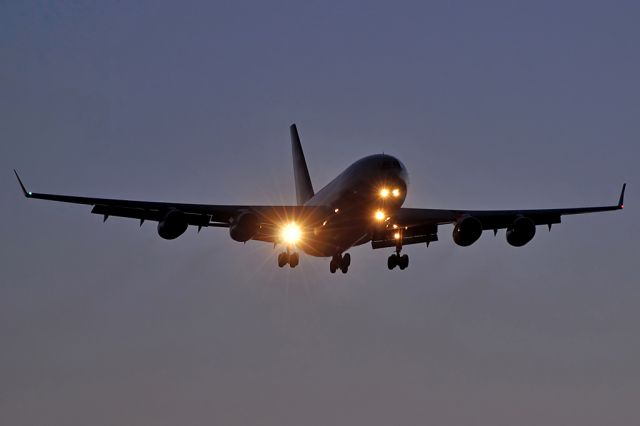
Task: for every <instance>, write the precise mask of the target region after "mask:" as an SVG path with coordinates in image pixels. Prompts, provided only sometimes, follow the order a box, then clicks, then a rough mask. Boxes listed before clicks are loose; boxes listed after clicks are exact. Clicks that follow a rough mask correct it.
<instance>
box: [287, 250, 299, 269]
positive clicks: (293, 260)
mask: <svg viewBox="0 0 640 426" xmlns="http://www.w3.org/2000/svg"><path fill="white" fill-rule="evenodd" d="M298 263H300V255H299V254H298V253H292V254H291V255H290V256H289V266H291V267H292V268H295V267H296V266H298Z"/></svg>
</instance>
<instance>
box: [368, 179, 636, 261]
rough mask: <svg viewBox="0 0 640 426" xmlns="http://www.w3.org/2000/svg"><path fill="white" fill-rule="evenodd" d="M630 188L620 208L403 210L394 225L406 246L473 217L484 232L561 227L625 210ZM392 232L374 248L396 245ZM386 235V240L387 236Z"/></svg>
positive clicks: (623, 188) (620, 203) (621, 195)
mask: <svg viewBox="0 0 640 426" xmlns="http://www.w3.org/2000/svg"><path fill="white" fill-rule="evenodd" d="M626 186H627V184H626V183H625V184H624V185H622V192H621V193H620V198H619V200H618V204H616V205H609V206H597V207H578V208H566V209H540V210H437V209H414V208H401V209H400V210H399V211H398V213H397V214H396V215H395V216H394V217H393V218H392V222H393V223H395V224H397V226H398V227H399V228H400V229H403V244H414V243H423V242H426V243H429V242H431V241H437V239H438V236H437V228H438V225H445V224H449V223H456V222H458V221H459V220H460V219H461V218H464V217H467V216H472V217H474V218H476V219H478V220H479V221H480V223H481V224H482V229H483V230H487V229H493V230H494V231H497V230H498V229H502V228H508V227H510V226H511V225H512V224H513V222H514V221H515V220H516V219H517V218H518V217H521V216H523V217H527V218H529V219H531V220H532V221H533V222H534V223H535V224H536V225H547V226H549V228H551V225H553V224H556V223H560V221H561V217H562V216H566V215H575V214H584V213H598V212H606V211H612V210H620V209H623V208H624V191H625V189H626ZM392 233H393V231H392V230H390V231H389V232H387V233H386V234H384V233H383V234H382V235H381V237H380V238H378V239H377V241H376V238H374V241H373V247H374V248H379V247H389V246H392V245H395V241H393V238H392ZM385 235H386V236H385Z"/></svg>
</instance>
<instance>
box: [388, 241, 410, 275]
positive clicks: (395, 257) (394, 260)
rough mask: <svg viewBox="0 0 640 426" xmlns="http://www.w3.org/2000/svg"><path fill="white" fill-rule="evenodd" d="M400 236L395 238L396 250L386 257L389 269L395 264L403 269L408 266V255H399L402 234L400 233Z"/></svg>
mask: <svg viewBox="0 0 640 426" xmlns="http://www.w3.org/2000/svg"><path fill="white" fill-rule="evenodd" d="M400 237H401V238H397V240H396V241H397V242H396V252H395V253H393V254H392V255H391V256H389V259H387V267H388V268H389V270H392V269H393V268H395V267H396V266H397V267H399V268H400V269H402V270H404V269H406V268H407V266H409V256H407V255H406V254H403V255H402V256H400V251H401V250H402V235H400Z"/></svg>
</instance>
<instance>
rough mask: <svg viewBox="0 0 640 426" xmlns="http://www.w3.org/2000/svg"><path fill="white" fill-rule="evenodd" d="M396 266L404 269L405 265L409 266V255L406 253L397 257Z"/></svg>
mask: <svg viewBox="0 0 640 426" xmlns="http://www.w3.org/2000/svg"><path fill="white" fill-rule="evenodd" d="M398 266H399V267H400V269H403V270H404V269H406V268H407V266H409V256H408V255H406V254H403V255H402V256H400V257H399V258H398Z"/></svg>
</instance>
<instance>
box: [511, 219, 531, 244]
mask: <svg viewBox="0 0 640 426" xmlns="http://www.w3.org/2000/svg"><path fill="white" fill-rule="evenodd" d="M534 235H536V224H535V223H534V222H533V220H531V219H530V218H528V217H524V216H520V217H519V218H517V219H516V220H514V221H513V223H512V224H511V226H510V227H508V228H507V242H508V243H509V244H511V245H512V246H514V247H522V246H523V245H525V244H527V243H528V242H529V241H531V239H532V238H533V236H534Z"/></svg>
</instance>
